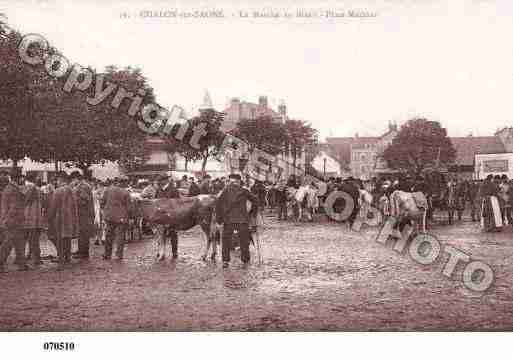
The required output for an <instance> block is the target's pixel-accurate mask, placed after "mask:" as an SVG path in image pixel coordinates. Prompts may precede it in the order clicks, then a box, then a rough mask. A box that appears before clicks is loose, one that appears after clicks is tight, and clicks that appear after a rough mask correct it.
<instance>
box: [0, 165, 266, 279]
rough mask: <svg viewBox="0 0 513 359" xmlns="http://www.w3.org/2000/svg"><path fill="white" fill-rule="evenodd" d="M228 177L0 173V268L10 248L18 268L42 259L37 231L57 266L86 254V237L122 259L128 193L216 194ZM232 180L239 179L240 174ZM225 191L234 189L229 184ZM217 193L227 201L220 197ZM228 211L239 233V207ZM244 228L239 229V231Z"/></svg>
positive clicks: (131, 210) (129, 216)
mask: <svg viewBox="0 0 513 359" xmlns="http://www.w3.org/2000/svg"><path fill="white" fill-rule="evenodd" d="M233 182H234V180H233V178H232V179H230V178H228V177H221V178H217V179H213V180H212V178H211V177H210V176H209V175H208V174H207V175H205V176H203V177H202V178H201V179H200V180H199V181H196V179H195V178H194V177H192V176H191V177H187V176H183V177H182V178H181V179H179V180H174V179H173V177H172V176H167V175H156V176H153V177H150V178H143V179H132V180H131V181H130V180H128V179H126V178H114V179H108V180H106V181H99V180H95V179H92V178H85V177H84V176H83V175H82V174H81V173H80V172H78V171H77V172H73V173H71V175H68V174H66V173H65V172H59V173H57V174H56V176H55V178H54V179H53V181H51V182H50V183H43V182H42V181H41V180H40V178H39V177H38V176H37V175H36V174H35V173H28V174H27V175H25V176H23V175H22V174H21V173H20V172H19V171H13V172H11V173H1V174H0V271H5V264H6V261H7V258H8V257H9V255H10V253H11V251H12V250H13V249H14V252H15V261H14V263H15V265H17V267H18V269H19V270H28V269H31V268H34V267H37V266H39V265H40V264H42V257H41V246H40V240H41V238H42V235H43V233H45V234H46V237H47V238H48V240H49V241H50V242H51V243H53V245H54V246H55V249H56V252H57V256H56V257H53V256H48V257H49V259H50V260H51V261H52V262H56V263H58V264H59V267H60V268H62V267H65V265H66V264H67V263H70V262H71V260H72V259H77V260H87V259H89V255H90V241H91V239H93V240H94V243H95V244H96V245H100V244H103V245H104V247H105V248H104V254H103V259H105V260H110V259H111V258H112V253H113V249H114V248H113V247H114V245H116V250H115V256H116V258H117V259H123V253H124V246H125V243H126V242H127V238H126V234H127V230H128V225H129V223H130V221H131V219H132V216H133V214H134V207H133V206H134V202H133V200H132V198H133V196H136V197H140V198H146V199H156V198H178V197H181V196H197V195H200V194H219V193H220V192H221V191H222V190H223V189H224V188H225V187H228V186H229V184H231V183H233ZM238 182H242V181H241V179H239V181H238ZM232 187H233V186H232ZM239 187H240V188H243V186H239ZM262 188H263V186H262V184H261V183H256V184H255V185H253V186H252V189H253V190H254V191H257V193H259V195H257V196H255V197H253V196H252V195H251V196H250V197H251V198H254V199H255V203H254V204H255V208H256V207H257V206H258V203H257V201H256V199H257V198H260V200H262V201H263V200H264V199H263V197H262V193H263V192H261V191H262ZM231 192H233V193H238V192H237V191H236V190H235V189H234V188H232V189H231ZM239 192H240V191H239ZM248 193H250V192H249V191H248ZM229 197H230V196H228V198H229ZM223 198H225V199H224V200H225V201H228V200H229V199H227V198H226V196H224V197H223ZM248 198H249V197H248ZM221 209H222V207H221V208H220V209H219V210H221ZM228 212H230V213H229V215H226V216H225V221H226V222H227V223H228V224H229V226H228V227H233V228H232V232H233V231H236V232H241V228H242V227H244V226H242V227H241V226H240V224H238V223H237V222H240V218H239V219H234V218H232V217H234V216H233V214H234V213H235V212H238V213H236V214H237V216H235V217H241V215H242V214H241V213H242V212H241V211H240V210H238V211H235V212H234V211H228ZM232 212H233V213H232ZM235 224H236V225H235ZM144 229H145V230H146V231H147V234H153V232H152V229H151V227H150V226H145V228H144ZM227 233H228V232H227ZM244 233H245V232H244V228H242V235H244ZM164 235H169V236H170V237H171V241H176V240H177V238H176V232H171V231H170V233H165V234H164ZM239 237H240V236H239ZM243 237H244V236H243ZM72 239H77V242H78V250H77V251H76V252H74V253H71V247H72V246H71V243H72ZM27 244H28V254H27ZM244 247H245V246H244ZM248 253H249V252H248ZM248 253H246V251H244V253H243V257H245V258H243V261H244V260H249V259H247V258H249V254H248ZM173 255H176V253H173ZM246 257H247V258H246ZM223 258H225V259H227V258H229V252H228V253H225V252H223ZM227 261H229V259H227ZM29 264H30V265H29Z"/></svg>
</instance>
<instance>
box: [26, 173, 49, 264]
mask: <svg viewBox="0 0 513 359" xmlns="http://www.w3.org/2000/svg"><path fill="white" fill-rule="evenodd" d="M35 182H36V175H35V173H30V174H28V175H27V179H26V180H25V235H26V239H27V241H28V243H29V248H30V259H31V260H32V263H33V264H34V265H39V264H41V247H40V243H39V238H40V236H41V231H42V230H43V228H44V227H45V223H44V218H43V193H42V191H41V189H40V188H39V187H38V186H37V185H36V184H35Z"/></svg>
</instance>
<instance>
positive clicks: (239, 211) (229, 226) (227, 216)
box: [216, 174, 258, 268]
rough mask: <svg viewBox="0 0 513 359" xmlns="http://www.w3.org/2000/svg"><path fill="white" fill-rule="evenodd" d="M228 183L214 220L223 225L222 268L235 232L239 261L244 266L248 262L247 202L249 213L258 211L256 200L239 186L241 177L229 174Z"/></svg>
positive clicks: (228, 259) (226, 265)
mask: <svg viewBox="0 0 513 359" xmlns="http://www.w3.org/2000/svg"><path fill="white" fill-rule="evenodd" d="M229 178H230V183H229V184H228V186H226V187H225V189H224V190H223V191H222V192H221V194H220V195H219V199H218V200H217V204H216V216H217V217H216V218H217V222H218V223H219V224H223V225H224V227H223V238H222V247H223V248H222V256H223V268H227V267H228V265H229V262H230V249H231V247H232V243H231V242H232V237H233V233H234V231H237V232H238V234H239V238H240V249H241V253H240V255H241V260H242V262H243V263H244V264H245V265H246V264H248V263H249V261H250V255H249V242H250V233H249V217H250V214H251V213H248V210H247V201H250V202H251V212H252V213H256V211H257V210H258V199H257V198H256V197H255V196H254V195H253V194H251V192H250V191H249V190H247V189H245V188H243V187H242V186H241V176H240V175H239V174H231V175H230V176H229Z"/></svg>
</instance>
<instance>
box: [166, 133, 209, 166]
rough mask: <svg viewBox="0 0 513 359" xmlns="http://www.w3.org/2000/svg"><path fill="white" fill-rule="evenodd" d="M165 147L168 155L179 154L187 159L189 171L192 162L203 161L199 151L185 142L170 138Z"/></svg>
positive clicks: (186, 164) (186, 163)
mask: <svg viewBox="0 0 513 359" xmlns="http://www.w3.org/2000/svg"><path fill="white" fill-rule="evenodd" d="M166 142H167V143H166V145H165V147H164V150H165V151H166V152H168V153H178V154H180V155H181V156H183V158H184V159H185V170H186V171H188V165H189V163H190V162H195V161H199V160H201V159H202V157H201V153H200V151H199V150H198V149H195V148H193V147H191V146H189V145H188V144H187V143H186V142H184V141H178V140H176V139H174V138H173V137H172V136H170V137H169V138H168V139H167V141H166Z"/></svg>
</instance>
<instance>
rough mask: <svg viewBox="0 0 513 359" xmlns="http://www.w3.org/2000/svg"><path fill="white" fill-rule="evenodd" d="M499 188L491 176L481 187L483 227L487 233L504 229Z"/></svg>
mask: <svg viewBox="0 0 513 359" xmlns="http://www.w3.org/2000/svg"><path fill="white" fill-rule="evenodd" d="M498 193H499V186H498V185H497V184H496V183H495V182H494V181H493V176H492V175H489V176H488V177H486V180H485V181H484V182H483V184H482V185H481V190H480V197H481V201H482V202H481V208H482V209H481V225H482V226H483V228H484V230H485V231H486V232H491V231H495V232H497V231H500V230H501V228H502V215H501V210H500V208H499V201H498V199H497V195H498Z"/></svg>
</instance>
